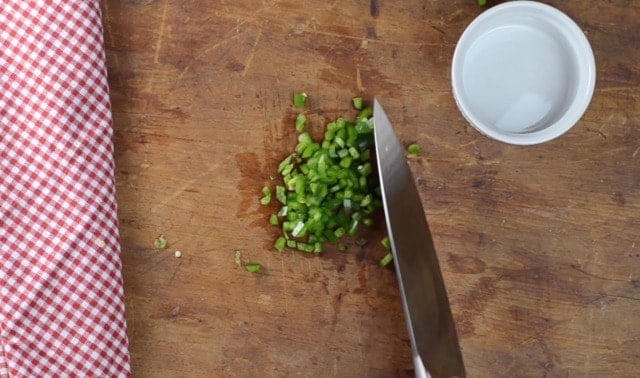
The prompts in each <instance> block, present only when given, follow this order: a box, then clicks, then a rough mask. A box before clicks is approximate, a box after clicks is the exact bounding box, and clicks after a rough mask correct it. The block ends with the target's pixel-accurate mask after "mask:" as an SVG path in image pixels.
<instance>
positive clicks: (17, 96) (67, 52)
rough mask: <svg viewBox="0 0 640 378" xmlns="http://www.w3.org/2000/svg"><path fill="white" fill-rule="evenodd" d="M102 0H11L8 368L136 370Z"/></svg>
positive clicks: (4, 160) (6, 170) (4, 10)
mask: <svg viewBox="0 0 640 378" xmlns="http://www.w3.org/2000/svg"><path fill="white" fill-rule="evenodd" d="M100 17H101V14H100V3H99V1H98V0H75V1H73V0H37V1H36V0H33V1H30V0H0V85H1V88H0V377H3V378H4V377H68V376H79V377H92V376H94V377H119V376H129V375H130V367H129V354H128V342H127V336H126V324H125V317H124V300H123V289H122V275H121V260H120V247H119V237H118V229H117V218H116V202H115V186H114V175H113V170H114V162H113V147H112V140H111V139H112V128H111V113H110V103H109V98H108V87H107V73H106V68H105V54H104V46H103V39H102V24H101V18H100Z"/></svg>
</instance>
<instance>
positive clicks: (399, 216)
mask: <svg viewBox="0 0 640 378" xmlns="http://www.w3.org/2000/svg"><path fill="white" fill-rule="evenodd" d="M373 123H374V134H375V145H376V152H377V160H378V172H379V174H380V187H381V189H382V198H383V202H384V212H385V217H386V220H387V231H388V234H389V239H390V241H391V246H392V251H393V254H394V261H395V267H396V273H397V276H398V281H399V284H400V291H401V293H402V299H403V304H404V310H405V316H406V321H407V328H408V330H409V337H410V339H411V347H412V349H413V354H414V356H413V357H414V362H415V364H416V376H423V375H420V374H421V366H420V364H421V363H424V368H426V372H428V374H427V375H426V376H429V374H430V375H431V376H433V377H464V376H465V371H464V365H463V362H462V355H461V352H460V347H459V344H458V337H457V334H456V330H455V327H454V323H453V316H452V315H451V309H450V307H449V300H448V299H447V292H446V290H445V286H444V281H443V279H442V273H441V272H440V266H439V264H438V258H437V256H436V252H435V249H434V246H433V240H432V238H431V233H430V232H429V227H428V224H427V219H426V217H425V214H424V210H423V208H422V204H421V202H420V195H419V194H418V189H417V188H416V185H415V182H414V180H413V176H412V174H411V170H410V169H409V165H408V164H407V161H406V157H405V149H404V148H403V146H402V144H400V141H399V140H398V138H397V136H396V135H395V133H394V131H393V127H392V126H391V123H390V122H389V119H388V118H387V115H386V114H385V112H384V110H383V109H382V107H381V106H380V103H379V102H378V100H377V99H376V100H374V106H373ZM424 368H422V369H423V370H424Z"/></svg>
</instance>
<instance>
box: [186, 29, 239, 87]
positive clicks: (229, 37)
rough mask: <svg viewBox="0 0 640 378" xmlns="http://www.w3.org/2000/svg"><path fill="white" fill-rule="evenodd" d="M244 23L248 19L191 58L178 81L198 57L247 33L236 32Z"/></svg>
mask: <svg viewBox="0 0 640 378" xmlns="http://www.w3.org/2000/svg"><path fill="white" fill-rule="evenodd" d="M244 23H246V21H242V22H240V23H239V24H238V25H236V26H235V27H234V28H233V29H232V30H230V31H229V32H227V33H226V35H225V36H224V37H223V38H222V40H220V41H219V42H217V43H214V44H213V45H211V46H209V47H207V48H206V49H204V50H202V51H201V52H199V53H198V54H197V55H196V56H195V57H194V58H193V59H191V61H190V62H189V64H187V66H186V67H185V68H184V69H183V70H182V72H181V73H180V75H178V78H177V79H176V83H177V82H179V81H180V80H182V78H184V76H185V75H186V74H187V72H189V70H190V69H191V67H192V66H193V63H194V62H196V61H197V60H198V59H200V57H202V56H204V55H205V54H207V53H209V52H211V51H213V50H215V49H217V48H218V47H220V46H222V45H224V44H226V43H227V42H229V41H232V40H234V39H238V38H240V35H242V34H243V33H245V32H244V31H242V32H240V33H239V34H237V33H235V31H236V29H237V28H239V27H240V26H242V25H243V24H244ZM238 30H239V29H238Z"/></svg>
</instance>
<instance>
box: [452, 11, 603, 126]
mask: <svg viewBox="0 0 640 378" xmlns="http://www.w3.org/2000/svg"><path fill="white" fill-rule="evenodd" d="M567 21H568V22H567ZM580 38H582V39H584V41H582V40H581V39H580ZM585 42H586V38H585V37H584V34H582V32H581V31H580V30H579V29H578V28H577V25H575V23H573V22H572V21H571V20H570V19H568V17H566V16H565V15H564V14H563V13H561V12H559V11H558V10H556V9H555V8H552V7H550V6H547V5H544V4H538V3H532V2H528V1H514V2H511V3H505V4H502V5H501V6H496V7H494V8H492V9H490V10H488V11H486V12H485V13H483V14H482V15H481V16H479V17H478V18H477V19H476V20H475V21H474V22H472V23H471V24H470V25H469V27H468V28H467V30H465V32H464V33H463V36H462V37H461V38H460V41H459V43H458V46H457V47H456V53H455V55H454V63H453V64H454V65H453V81H454V82H453V86H454V94H455V96H456V100H457V102H458V106H459V107H460V110H461V111H462V113H463V114H464V115H465V117H466V118H467V120H469V122H470V123H471V124H472V125H474V126H475V127H477V128H479V129H480V131H483V132H485V133H486V134H489V135H490V136H495V135H511V136H512V137H518V136H522V135H525V134H532V133H536V132H540V131H543V130H545V129H547V128H550V127H562V128H566V129H568V128H570V127H571V126H573V123H575V122H576V121H577V118H579V117H580V116H581V115H582V112H584V110H585V109H586V105H585V104H578V103H580V102H584V96H581V93H580V92H581V91H582V92H584V91H585V82H588V81H589V80H590V78H589V77H587V76H588V75H589V73H590V72H589V70H588V69H585V66H586V64H585V62H584V60H585V59H584V56H583V55H584V51H583V50H584V46H583V45H584V43H585ZM586 45H587V48H588V50H589V52H590V47H588V42H586ZM591 54H592V53H591ZM591 59H593V58H592V55H591ZM591 90H593V89H591ZM589 100H590V94H589V99H587V104H588V102H589ZM576 106H578V107H580V106H582V107H583V109H582V110H579V113H580V114H578V116H577V118H576V117H575V114H574V113H576V109H574V108H575V107H576ZM568 114H571V116H570V117H569V118H576V119H573V120H571V119H567V115H568ZM567 122H569V123H571V124H570V125H567V124H566V123H567ZM562 132H564V131H562ZM559 133H561V132H559ZM556 134H558V132H556Z"/></svg>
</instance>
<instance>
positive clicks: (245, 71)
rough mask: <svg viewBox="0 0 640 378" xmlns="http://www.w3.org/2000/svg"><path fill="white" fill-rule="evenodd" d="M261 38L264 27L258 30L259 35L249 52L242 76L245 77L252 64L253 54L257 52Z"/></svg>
mask: <svg viewBox="0 0 640 378" xmlns="http://www.w3.org/2000/svg"><path fill="white" fill-rule="evenodd" d="M261 38H262V28H260V30H258V35H257V36H256V40H255V41H254V42H253V46H251V51H250V52H249V56H247V59H246V60H245V62H244V70H242V77H244V76H245V75H246V74H247V70H248V69H249V67H250V66H251V62H252V61H253V56H254V55H255V54H256V48H257V47H258V44H259V43H260V39H261Z"/></svg>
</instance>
